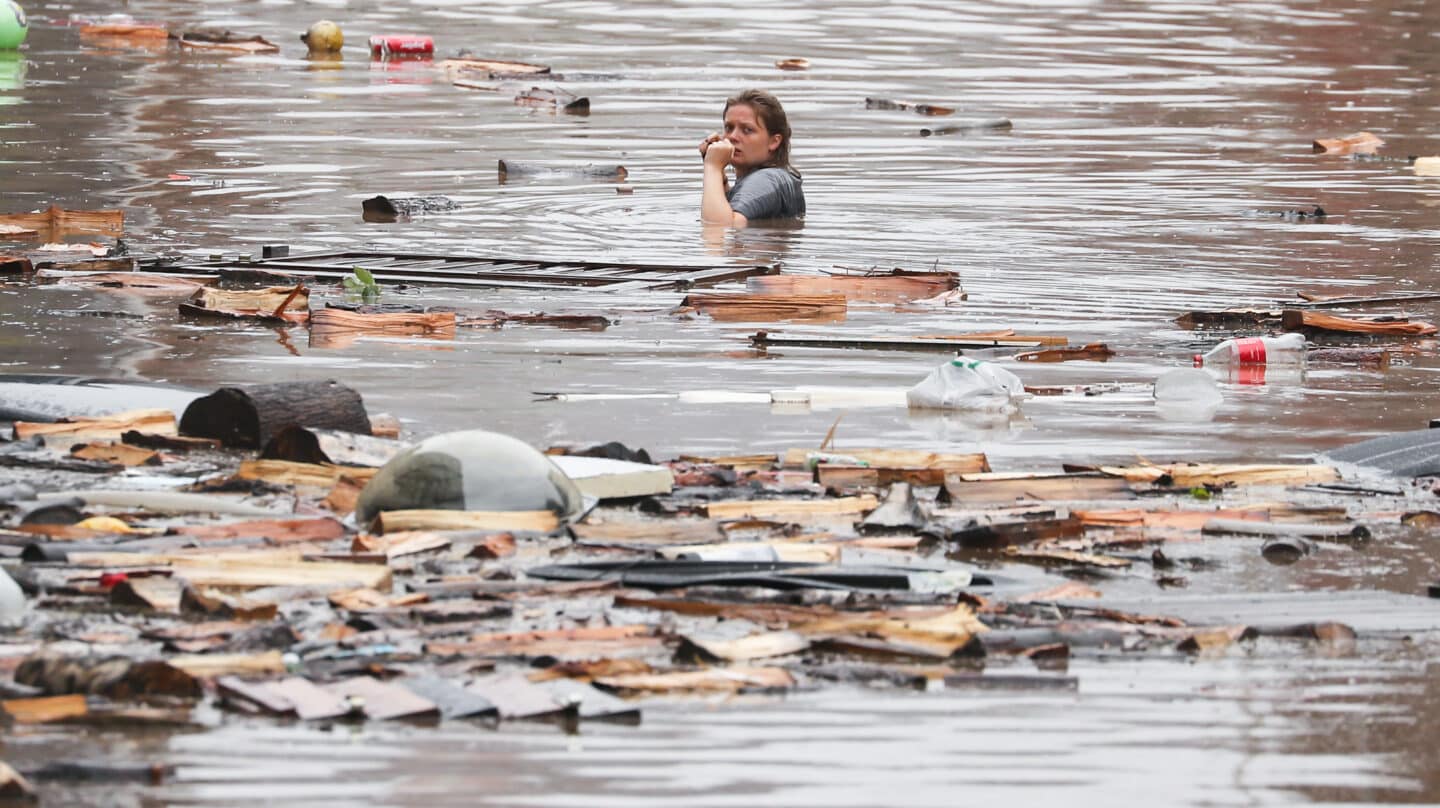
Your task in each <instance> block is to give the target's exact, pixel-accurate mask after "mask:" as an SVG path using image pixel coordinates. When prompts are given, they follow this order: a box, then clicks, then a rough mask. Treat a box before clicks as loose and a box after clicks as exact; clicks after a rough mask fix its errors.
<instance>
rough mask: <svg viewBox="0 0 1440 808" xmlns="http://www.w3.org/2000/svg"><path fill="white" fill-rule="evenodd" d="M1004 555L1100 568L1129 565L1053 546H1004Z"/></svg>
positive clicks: (1032, 560)
mask: <svg viewBox="0 0 1440 808" xmlns="http://www.w3.org/2000/svg"><path fill="white" fill-rule="evenodd" d="M1005 557H1006V558H1013V559H1015V560H1017V561H1031V562H1035V563H1039V564H1063V565H1068V566H1076V565H1078V566H1082V567H1100V568H1102V569H1124V568H1126V567H1129V566H1130V562H1129V561H1127V560H1126V559H1123V558H1116V557H1115V556H1107V555H1098V554H1095V553H1082V552H1077V551H1075V550H1062V549H1059V548H1055V547H1037V548H1034V549H1027V548H1021V547H1006V548H1005Z"/></svg>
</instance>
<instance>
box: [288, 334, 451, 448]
mask: <svg viewBox="0 0 1440 808" xmlns="http://www.w3.org/2000/svg"><path fill="white" fill-rule="evenodd" d="M310 333H311V335H312V336H322V337H324V336H333V335H339V334H354V333H366V334H385V335H391V336H421V337H432V338H435V339H454V338H455V312H453V311H434V312H418V311H417V312H395V313H389V314H386V313H376V314H365V313H361V312H356V311H347V310H345V309H335V308H325V309H317V310H315V311H312V312H310ZM351 431H354V430H351Z"/></svg>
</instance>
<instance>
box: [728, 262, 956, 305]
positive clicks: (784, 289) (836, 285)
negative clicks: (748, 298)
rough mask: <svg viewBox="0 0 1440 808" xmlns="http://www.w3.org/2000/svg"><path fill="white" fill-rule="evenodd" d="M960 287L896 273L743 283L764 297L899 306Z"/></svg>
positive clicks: (927, 275)
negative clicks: (833, 298)
mask: <svg viewBox="0 0 1440 808" xmlns="http://www.w3.org/2000/svg"><path fill="white" fill-rule="evenodd" d="M959 285H960V278H959V276H958V275H956V274H955V273H953V272H908V271H906V270H902V269H896V270H894V271H892V272H888V273H875V274H869V275H759V276H755V277H752V278H750V279H749V280H748V281H746V288H747V289H749V290H750V291H751V292H754V293H756V294H760V295H767V296H786V297H789V296H796V295H804V296H816V295H836V294H839V295H844V296H845V299H846V300H864V301H871V302H898V301H902V300H913V299H916V298H924V297H932V296H934V295H938V294H940V293H941V292H947V291H949V290H951V289H955V288H957V287H959Z"/></svg>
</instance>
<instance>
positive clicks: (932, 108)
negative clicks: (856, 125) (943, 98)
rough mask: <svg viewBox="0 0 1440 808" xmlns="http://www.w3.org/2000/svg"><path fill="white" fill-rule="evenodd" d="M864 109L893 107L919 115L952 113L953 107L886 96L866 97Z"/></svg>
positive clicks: (953, 111)
mask: <svg viewBox="0 0 1440 808" xmlns="http://www.w3.org/2000/svg"><path fill="white" fill-rule="evenodd" d="M865 108H866V109H895V110H904V111H907V112H915V113H918V114H920V115H954V114H955V109H954V108H953V107H942V106H938V105H936V104H917V103H915V102H912V101H892V100H890V99H888V98H866V99H865Z"/></svg>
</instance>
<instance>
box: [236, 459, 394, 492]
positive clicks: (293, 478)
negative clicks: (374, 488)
mask: <svg viewBox="0 0 1440 808" xmlns="http://www.w3.org/2000/svg"><path fill="white" fill-rule="evenodd" d="M378 471H379V469H376V468H369V467H365V466H330V465H322V464H317V463H293V462H290V461H288V460H246V461H243V462H241V464H240V469H239V470H238V471H236V472H235V476H236V477H237V478H239V479H241V480H264V481H265V482H269V483H275V484H276V485H289V486H296V487H311V488H333V487H334V486H335V484H336V483H337V482H339V481H340V478H341V477H349V478H350V479H352V480H364V481H369V480H370V478H371V477H374V476H375V474H376V473H377V472H378Z"/></svg>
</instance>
